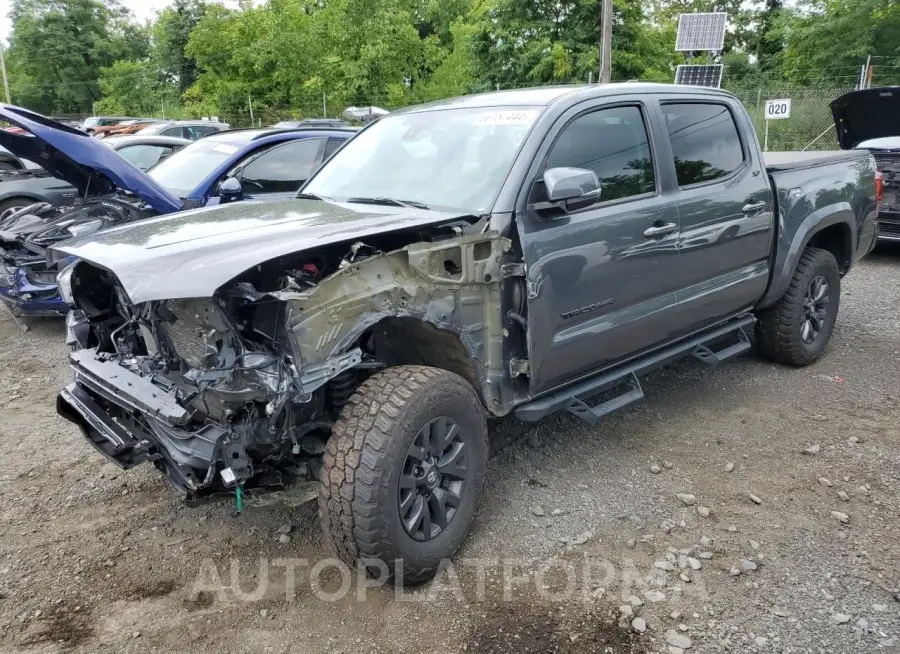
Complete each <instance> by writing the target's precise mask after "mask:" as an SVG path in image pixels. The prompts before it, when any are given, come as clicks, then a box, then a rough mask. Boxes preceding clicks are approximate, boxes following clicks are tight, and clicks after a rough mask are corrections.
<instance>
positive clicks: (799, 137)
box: [731, 87, 854, 152]
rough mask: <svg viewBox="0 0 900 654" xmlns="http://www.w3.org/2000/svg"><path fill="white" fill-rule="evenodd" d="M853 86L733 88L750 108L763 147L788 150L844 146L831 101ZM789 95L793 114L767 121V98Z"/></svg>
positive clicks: (833, 148)
mask: <svg viewBox="0 0 900 654" xmlns="http://www.w3.org/2000/svg"><path fill="white" fill-rule="evenodd" d="M853 90H854V89H853V88H852V87H850V88H848V87H832V88H818V89H809V88H791V87H765V88H754V89H740V90H732V91H731V92H732V93H734V94H735V95H736V96H737V97H738V99H740V101H741V102H742V103H743V104H744V106H745V107H746V108H747V112H748V113H749V114H750V119H751V120H752V121H753V125H754V127H756V133H757V134H758V135H759V142H760V143H761V144H762V145H763V148H765V149H768V150H769V151H770V152H779V151H781V152H787V151H800V150H838V149H840V148H839V146H838V142H837V132H836V131H835V128H834V118H833V117H832V115H831V107H830V106H829V105H830V104H831V101H832V100H834V99H835V98H838V97H840V96H842V95H844V94H845V93H849V92H850V91H853ZM785 99H789V100H790V101H791V113H790V116H789V117H788V118H783V119H777V120H768V121H767V120H766V116H765V110H766V101H767V100H785ZM766 123H768V125H766ZM767 134H768V138H767Z"/></svg>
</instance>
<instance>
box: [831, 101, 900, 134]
mask: <svg viewBox="0 0 900 654" xmlns="http://www.w3.org/2000/svg"><path fill="white" fill-rule="evenodd" d="M831 113H832V115H833V116H834V125H835V127H836V128H837V135H838V143H840V145H841V149H842V150H850V149H852V148H855V147H857V146H858V145H859V144H860V143H862V142H863V141H868V140H870V139H880V138H883V137H885V136H900V87H885V88H877V89H865V90H862V91H853V92H851V93H847V94H846V95H842V96H841V97H839V98H838V99H837V100H835V101H834V102H832V103H831Z"/></svg>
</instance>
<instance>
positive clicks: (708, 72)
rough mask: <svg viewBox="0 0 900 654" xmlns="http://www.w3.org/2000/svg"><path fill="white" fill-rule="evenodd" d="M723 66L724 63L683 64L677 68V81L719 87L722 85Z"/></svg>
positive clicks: (678, 82)
mask: <svg viewBox="0 0 900 654" xmlns="http://www.w3.org/2000/svg"><path fill="white" fill-rule="evenodd" d="M723 68H724V66H722V64H709V65H703V66H693V65H681V66H679V67H678V68H676V69H675V83H676V84H686V85H688V86H707V87H710V88H714V89H717V88H719V87H720V86H722V70H723Z"/></svg>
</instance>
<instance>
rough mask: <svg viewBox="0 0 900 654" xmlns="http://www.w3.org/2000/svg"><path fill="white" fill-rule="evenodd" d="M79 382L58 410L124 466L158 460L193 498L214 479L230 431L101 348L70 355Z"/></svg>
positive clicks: (58, 403)
mask: <svg viewBox="0 0 900 654" xmlns="http://www.w3.org/2000/svg"><path fill="white" fill-rule="evenodd" d="M69 361H70V363H71V364H72V369H73V370H74V371H75V381H74V383H72V384H70V385H69V386H67V387H66V388H64V389H63V390H62V392H60V394H59V396H58V397H57V400H56V410H57V412H58V413H59V415H61V416H62V417H63V418H65V419H67V420H69V421H71V422H73V423H75V424H76V425H77V426H78V427H79V428H80V429H81V432H82V434H83V435H84V437H85V438H86V439H87V440H88V442H89V443H90V444H91V445H92V446H93V447H94V448H95V449H97V451H99V452H100V453H101V454H103V455H104V456H105V457H106V458H108V459H109V460H110V461H112V462H113V463H115V464H116V465H118V466H120V467H121V468H123V469H126V470H127V469H129V468H133V467H134V466H136V465H139V464H141V463H145V462H152V463H154V465H156V467H157V468H159V469H160V470H161V471H162V472H163V473H164V474H165V475H166V476H167V477H168V479H169V482H170V483H171V484H172V485H173V486H174V487H175V488H177V489H179V490H180V491H181V492H182V493H183V494H184V495H185V496H186V498H187V499H189V500H190V499H193V498H196V497H197V496H198V494H199V493H200V492H201V491H202V489H204V488H207V487H209V486H210V484H211V482H213V481H214V476H215V472H216V467H217V462H218V460H219V458H220V457H219V454H220V452H221V451H222V448H223V445H224V441H225V439H226V437H227V436H228V435H229V433H230V431H229V429H228V428H226V427H222V426H219V425H216V424H215V423H212V422H209V421H207V422H205V423H204V424H203V425H202V426H201V427H199V428H194V427H193V426H192V425H191V424H190V423H191V413H190V412H189V411H188V410H187V409H185V408H184V407H182V406H181V405H180V404H179V403H178V401H177V399H176V397H175V394H174V391H169V390H166V389H165V388H163V387H162V386H160V385H158V384H157V383H155V382H154V380H153V378H151V377H142V376H140V375H137V374H135V373H133V372H131V371H129V370H127V369H125V368H123V367H122V366H120V365H119V364H118V363H117V362H115V361H112V360H106V359H104V357H103V355H98V354H97V352H96V350H80V351H77V352H72V353H70V354H69Z"/></svg>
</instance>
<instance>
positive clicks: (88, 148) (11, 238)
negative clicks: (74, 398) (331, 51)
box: [0, 105, 356, 316]
mask: <svg viewBox="0 0 900 654" xmlns="http://www.w3.org/2000/svg"><path fill="white" fill-rule="evenodd" d="M0 120H4V121H6V122H9V123H12V124H14V125H16V126H18V127H21V128H22V129H24V130H26V132H28V133H27V134H16V133H11V132H7V131H5V130H0V146H3V147H5V148H7V149H8V150H9V151H10V152H12V153H14V154H15V155H17V156H19V157H21V158H25V159H29V160H32V161H36V162H38V163H40V165H41V166H42V167H43V168H44V169H46V170H47V171H48V172H49V173H50V174H51V175H52V176H54V177H56V178H58V179H61V180H63V181H65V182H68V183H69V184H71V185H72V186H74V187H75V188H76V189H77V190H78V194H79V197H80V199H79V200H78V204H77V205H76V206H74V207H72V206H70V207H52V206H49V205H35V206H33V207H29V208H27V209H24V210H22V211H20V212H18V213H16V214H13V215H12V216H10V217H9V218H7V219H5V220H4V221H3V222H2V223H0V301H3V302H4V303H5V304H6V305H7V306H8V307H9V308H11V309H12V311H13V313H14V314H15V315H22V316H61V315H65V314H66V313H67V312H68V307H67V305H66V304H65V303H64V302H63V301H62V299H61V298H60V297H59V294H58V293H57V291H56V281H55V275H56V270H55V269H49V268H48V266H47V263H46V257H45V253H46V249H47V248H48V247H49V246H51V245H54V244H56V243H58V242H60V241H64V240H68V239H69V238H72V237H74V236H81V235H84V234H90V233H93V232H96V231H100V230H102V229H105V228H107V227H111V226H114V225H119V224H122V223H125V222H131V221H134V220H140V219H143V218H149V217H152V216H157V215H161V214H168V213H173V212H177V211H181V210H183V209H194V208H197V207H203V206H211V205H216V204H220V203H226V202H236V201H240V200H257V201H275V200H283V199H287V198H290V197H293V196H294V195H295V194H296V193H297V190H298V189H299V188H300V186H302V185H303V183H304V182H305V181H306V179H307V178H308V177H309V175H310V174H311V173H312V172H313V171H314V170H315V169H316V168H317V167H318V166H319V165H320V164H321V163H322V162H323V161H324V160H325V159H327V158H328V157H329V156H331V154H332V153H333V152H335V151H336V150H337V149H338V148H339V147H340V146H341V145H343V143H344V142H345V141H347V140H348V139H349V138H351V137H352V136H353V135H354V134H355V133H356V131H355V130H353V129H346V128H344V129H341V128H313V129H248V130H233V131H227V132H220V133H217V134H212V135H210V136H207V137H205V138H203V139H201V140H199V141H196V142H195V143H192V144H191V145H189V146H187V147H185V148H184V149H183V150H181V151H180V152H177V153H175V154H173V155H172V156H170V157H168V158H167V159H165V160H163V161H161V162H160V163H159V164H158V165H156V166H155V167H153V168H152V169H150V170H149V171H148V172H146V173H144V172H141V171H140V170H138V169H137V168H136V167H135V166H133V165H132V164H130V163H129V162H128V161H126V160H125V159H123V158H122V157H120V156H119V155H118V154H116V153H115V152H114V151H113V150H111V149H110V148H109V147H107V146H106V145H104V144H103V143H102V142H101V141H98V140H96V139H92V138H91V137H90V136H88V135H86V134H85V133H84V132H81V131H79V130H75V129H72V128H70V127H67V126H65V125H63V124H61V123H57V122H55V121H53V120H50V119H49V118H46V117H44V116H41V115H40V114H36V113H33V112H31V111H28V110H26V109H22V108H20V107H14V106H11V105H0Z"/></svg>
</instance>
